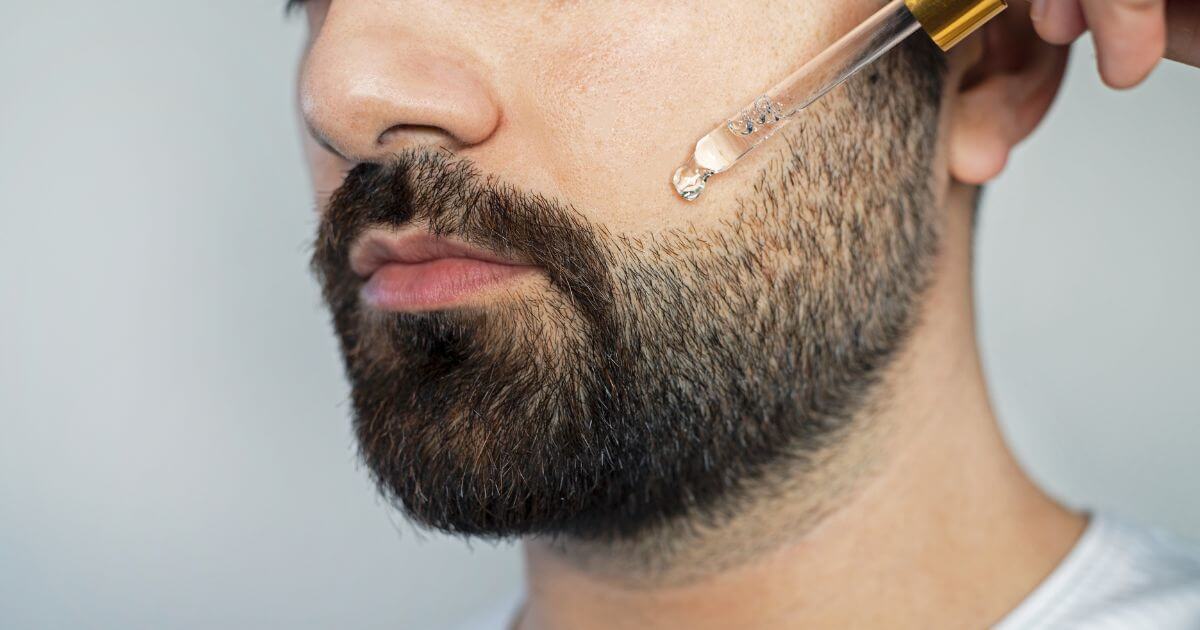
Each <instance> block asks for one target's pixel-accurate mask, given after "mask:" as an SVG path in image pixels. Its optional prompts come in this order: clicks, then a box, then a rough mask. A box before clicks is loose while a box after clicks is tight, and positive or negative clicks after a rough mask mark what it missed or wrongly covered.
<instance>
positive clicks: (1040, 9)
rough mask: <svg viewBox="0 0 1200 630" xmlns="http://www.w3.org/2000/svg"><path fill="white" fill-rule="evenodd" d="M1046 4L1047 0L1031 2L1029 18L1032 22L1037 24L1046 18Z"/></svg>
mask: <svg viewBox="0 0 1200 630" xmlns="http://www.w3.org/2000/svg"><path fill="white" fill-rule="evenodd" d="M1046 2H1047V0H1033V6H1032V7H1030V9H1029V17H1031V18H1033V21H1034V22H1039V21H1041V19H1042V18H1044V17H1046Z"/></svg>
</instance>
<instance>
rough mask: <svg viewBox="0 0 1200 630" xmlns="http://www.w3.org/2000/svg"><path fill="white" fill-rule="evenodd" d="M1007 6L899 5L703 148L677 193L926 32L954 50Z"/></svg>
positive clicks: (895, 1) (921, 1)
mask: <svg viewBox="0 0 1200 630" xmlns="http://www.w3.org/2000/svg"><path fill="white" fill-rule="evenodd" d="M1006 6H1007V5H1006V3H1005V0H892V1H891V2H889V3H888V4H887V6H885V7H883V8H882V9H880V10H879V11H878V12H876V13H875V14H874V15H872V16H871V17H869V18H867V20H866V21H865V22H863V23H862V24H859V25H858V26H857V27H855V28H854V30H852V31H850V32H849V33H848V34H846V35H845V36H844V37H842V38H841V39H840V40H838V41H837V42H835V43H834V44H833V45H832V46H830V47H829V48H827V49H825V50H824V51H823V52H822V53H821V54H819V55H817V56H816V57H814V58H813V59H812V60H811V61H809V62H808V63H806V64H804V65H803V66H802V67H801V68H800V69H799V70H797V71H795V72H793V73H792V74H791V75H790V76H788V77H787V78H786V79H784V80H783V82H782V83H780V84H779V85H777V86H775V88H774V89H772V90H771V91H769V92H767V93H766V94H763V95H762V96H759V97H758V98H756V99H754V101H753V102H752V103H750V105H749V106H747V107H746V108H745V109H743V110H741V111H740V112H738V113H737V114H736V115H734V116H733V117H732V118H730V119H728V120H726V121H725V122H724V123H722V124H721V125H719V126H718V127H717V128H716V129H714V130H712V132H710V133H709V134H708V135H706V136H704V137H703V138H701V139H700V141H699V142H697V143H696V149H695V151H694V152H693V154H692V157H691V159H689V160H688V161H687V163H685V164H684V165H683V166H680V167H679V169H678V170H676V171H675V176H674V178H673V180H672V181H673V183H674V185H675V191H676V192H678V193H679V196H681V197H683V198H684V199H686V200H687V201H692V200H694V199H696V198H697V197H699V196H700V193H702V192H704V187H705V185H706V184H707V182H708V180H709V178H711V177H712V176H713V175H716V174H717V173H721V172H723V171H725V170H726V169H728V168H729V167H731V166H733V165H734V164H735V163H737V161H738V160H740V159H741V158H742V156H744V155H746V154H747V153H749V152H750V150H751V149H753V148H754V147H756V146H758V145H759V144H761V143H762V142H763V141H764V140H766V139H767V138H770V137H771V135H773V134H774V133H775V132H776V131H778V130H779V128H780V127H782V126H783V125H785V124H787V123H788V122H789V121H790V120H791V119H792V117H794V116H795V115H796V114H798V113H799V112H801V111H803V110H804V109H805V108H806V107H808V106H809V105H812V104H813V103H814V102H815V101H816V100H817V99H819V98H821V97H822V96H824V95H825V94H826V93H827V92H829V91H830V90H832V89H833V88H835V87H837V86H838V85H841V84H842V82H843V81H845V80H846V79H848V78H850V77H851V76H853V75H854V74H855V73H856V72H858V71H859V70H861V69H862V68H863V67H864V66H866V65H867V64H870V63H871V62H872V61H875V60H876V59H878V58H879V57H880V56H881V55H883V54H884V53H886V52H887V51H889V50H891V49H892V48H894V47H895V46H896V45H897V44H899V43H900V42H902V41H904V40H905V39H907V38H908V36H909V35H912V34H913V33H915V32H916V31H918V30H920V29H921V28H922V27H924V28H925V31H926V32H927V33H929V35H930V37H932V38H933V39H934V41H935V42H937V43H938V45H939V46H941V47H942V49H943V50H949V49H950V48H952V47H953V46H954V45H955V44H957V43H958V42H960V41H962V39H963V38H965V37H966V36H967V35H969V34H971V32H973V31H974V30H975V29H977V28H979V27H980V26H982V25H983V24H984V23H986V22H987V21H988V20H990V19H991V18H992V17H994V16H995V15H996V14H998V13H1000V12H1001V11H1003V10H1004V8H1005V7H1006Z"/></svg>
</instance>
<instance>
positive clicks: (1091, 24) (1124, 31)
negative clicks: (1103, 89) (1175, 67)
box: [1082, 0, 1167, 88]
mask: <svg viewBox="0 0 1200 630" xmlns="http://www.w3.org/2000/svg"><path fill="white" fill-rule="evenodd" d="M1082 3H1083V15H1084V19H1085V20H1086V21H1087V26H1088V28H1090V29H1091V30H1092V36H1093V37H1094V38H1095V41H1096V57H1097V60H1098V63H1099V65H1100V77H1101V78H1102V79H1104V82H1105V83H1107V84H1108V85H1109V86H1111V87H1114V88H1128V87H1133V86H1135V85H1137V84H1138V83H1141V82H1142V79H1145V78H1146V75H1148V74H1150V71H1151V70H1153V69H1154V66H1155V65H1156V64H1157V63H1158V60H1159V59H1161V58H1162V56H1163V54H1164V53H1165V52H1166V51H1167V18H1166V13H1165V10H1164V9H1165V7H1164V4H1165V3H1164V1H1163V0H1082Z"/></svg>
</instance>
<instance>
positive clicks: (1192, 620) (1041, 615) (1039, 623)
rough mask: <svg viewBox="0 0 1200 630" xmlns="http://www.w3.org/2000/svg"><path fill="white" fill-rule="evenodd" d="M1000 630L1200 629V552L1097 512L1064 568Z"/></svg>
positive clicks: (1164, 534) (1154, 531)
mask: <svg viewBox="0 0 1200 630" xmlns="http://www.w3.org/2000/svg"><path fill="white" fill-rule="evenodd" d="M997 628H999V629H1002V630H1025V629H1031V628H1097V629H1105V628H1163V629H1167V630H1171V629H1174V628H1181V629H1182V628H1200V547H1197V546H1196V545H1195V544H1194V543H1191V542H1187V541H1184V540H1183V539H1181V538H1178V537H1176V536H1174V535H1171V534H1168V533H1167V532H1165V531H1162V530H1159V529H1154V528H1150V527H1145V526H1143V525H1139V524H1136V523H1134V522H1132V521H1130V520H1127V519H1125V518H1122V517H1118V516H1115V515H1112V514H1096V515H1094V516H1093V517H1092V520H1091V523H1090V524H1089V525H1088V528H1087V529H1086V530H1085V531H1084V534H1083V536H1082V537H1081V538H1080V539H1079V542H1078V543H1076V545H1075V548H1074V549H1072V550H1071V552H1070V553H1069V554H1068V555H1067V557H1066V558H1065V559H1064V560H1063V562H1062V564H1060V565H1059V567H1058V568H1057V569H1055V571H1054V572H1053V573H1051V575H1050V577H1048V578H1047V579H1046V580H1045V581H1044V582H1043V583H1042V584H1041V585H1040V586H1039V587H1038V588H1037V589H1036V590H1035V591H1034V592H1033V594H1032V595H1030V597H1029V598H1028V599H1026V601H1025V602H1024V603H1022V604H1021V606H1019V607H1018V608H1017V609H1016V610H1014V611H1013V612H1012V614H1010V615H1009V616H1008V617H1007V618H1005V620H1004V621H1002V622H1001V623H1000V624H999V625H998V626H997Z"/></svg>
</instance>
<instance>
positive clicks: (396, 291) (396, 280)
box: [362, 258, 536, 311]
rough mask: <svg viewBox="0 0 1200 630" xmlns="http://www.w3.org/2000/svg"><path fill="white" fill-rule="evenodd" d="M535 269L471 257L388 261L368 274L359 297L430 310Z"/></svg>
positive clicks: (378, 304)
mask: <svg viewBox="0 0 1200 630" xmlns="http://www.w3.org/2000/svg"><path fill="white" fill-rule="evenodd" d="M535 269H536V268H535V267H530V266H526V265H504V264H500V263H492V262H486V261H483V260H477V259H474V258H439V259H437V260H430V261H428V262H422V263H388V264H386V265H384V266H382V267H380V268H379V269H377V270H375V273H373V274H371V278H370V279H369V280H367V283H366V284H365V285H363V288H362V297H363V299H364V300H365V301H366V303H367V304H368V305H370V306H372V307H375V308H378V309H383V310H388V311H426V310H433V309H437V308H445V307H449V306H454V305H456V304H460V303H462V302H464V301H466V300H467V299H469V298H471V297H475V296H477V295H479V294H481V293H484V292H486V291H487V290H488V289H495V288H498V287H500V286H502V285H504V284H506V283H508V282H510V281H512V280H513V279H515V278H517V277H519V276H523V275H525V274H528V273H531V272H533V271H534V270H535Z"/></svg>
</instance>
